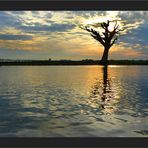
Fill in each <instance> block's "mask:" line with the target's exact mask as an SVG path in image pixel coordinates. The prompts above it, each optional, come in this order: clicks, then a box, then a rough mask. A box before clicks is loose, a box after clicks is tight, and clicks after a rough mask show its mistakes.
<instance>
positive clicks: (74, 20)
mask: <svg viewBox="0 0 148 148" xmlns="http://www.w3.org/2000/svg"><path fill="white" fill-rule="evenodd" d="M107 20H110V21H114V22H113V23H112V24H111V27H112V26H113V25H114V23H115V22H117V23H118V24H119V26H120V29H122V30H123V31H121V33H120V35H119V37H118V40H117V42H116V44H115V45H113V46H112V48H111V49H110V53H109V59H131V60H133V59H135V60H136V59H148V11H0V59H41V60H47V59H49V58H51V59H53V60H60V59H67V60H69V59H71V60H82V59H94V60H99V59H101V57H102V53H103V47H102V45H101V44H100V43H99V42H97V41H96V40H94V39H93V38H92V37H91V36H90V33H89V32H87V31H85V30H83V29H81V28H80V26H81V25H83V26H88V25H89V26H91V25H92V24H96V23H102V22H105V21H107ZM95 29H97V30H98V31H102V30H101V29H100V27H99V28H95Z"/></svg>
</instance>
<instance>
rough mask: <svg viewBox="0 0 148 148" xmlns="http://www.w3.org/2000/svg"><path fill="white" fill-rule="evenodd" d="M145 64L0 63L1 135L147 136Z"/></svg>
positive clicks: (146, 75)
mask: <svg viewBox="0 0 148 148" xmlns="http://www.w3.org/2000/svg"><path fill="white" fill-rule="evenodd" d="M147 92H148V67H147V66H109V67H108V68H103V67H102V66H6V67H5V66H3V67H0V136H1V137H100V136H101V137H141V136H143V137H148V124H147V123H148V93H147Z"/></svg>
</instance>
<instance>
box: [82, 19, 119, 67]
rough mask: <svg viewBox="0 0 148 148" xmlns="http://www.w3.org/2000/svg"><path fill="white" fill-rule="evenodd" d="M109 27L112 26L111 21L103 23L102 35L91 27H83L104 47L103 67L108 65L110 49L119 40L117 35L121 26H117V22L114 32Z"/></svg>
mask: <svg viewBox="0 0 148 148" xmlns="http://www.w3.org/2000/svg"><path fill="white" fill-rule="evenodd" d="M109 25H110V21H109V20H108V21H107V23H106V22H103V23H101V28H102V29H103V30H104V31H103V32H102V34H100V33H99V32H98V31H96V30H95V29H93V28H92V27H89V26H83V27H82V26H81V28H82V29H84V30H86V31H88V32H90V33H91V36H92V37H93V38H94V39H95V40H97V41H98V42H100V43H101V44H102V45H103V47H104V52H103V56H102V59H101V64H103V65H107V63H108V53H109V49H110V48H111V47H112V46H113V45H114V44H115V42H116V40H117V38H118V37H117V34H118V33H119V31H120V30H119V25H117V22H116V24H115V25H114V27H113V30H112V31H110V30H109Z"/></svg>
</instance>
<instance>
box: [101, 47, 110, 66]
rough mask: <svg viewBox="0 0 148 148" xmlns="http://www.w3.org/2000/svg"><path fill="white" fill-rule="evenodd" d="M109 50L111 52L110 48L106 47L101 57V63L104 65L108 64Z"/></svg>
mask: <svg viewBox="0 0 148 148" xmlns="http://www.w3.org/2000/svg"><path fill="white" fill-rule="evenodd" d="M108 52H109V48H108V47H105V48H104V52H103V56H102V59H101V64H103V65H107V64H108Z"/></svg>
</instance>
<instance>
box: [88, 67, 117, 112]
mask: <svg viewBox="0 0 148 148" xmlns="http://www.w3.org/2000/svg"><path fill="white" fill-rule="evenodd" d="M102 75H103V77H102V80H100V79H99V80H98V79H96V82H95V84H94V86H93V90H92V91H91V98H96V99H98V102H99V104H100V106H99V107H100V109H102V110H103V111H104V112H106V113H112V112H114V111H115V110H116V108H115V107H116V104H115V103H117V102H118V101H119V93H120V90H119V89H118V90H117V86H116V84H115V82H113V80H112V78H111V77H109V73H108V66H107V65H106V66H103V67H102Z"/></svg>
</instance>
